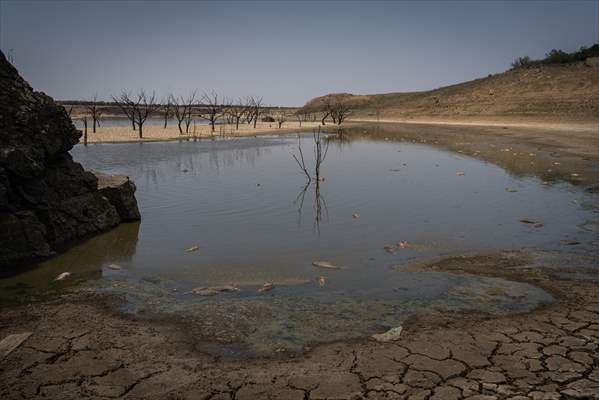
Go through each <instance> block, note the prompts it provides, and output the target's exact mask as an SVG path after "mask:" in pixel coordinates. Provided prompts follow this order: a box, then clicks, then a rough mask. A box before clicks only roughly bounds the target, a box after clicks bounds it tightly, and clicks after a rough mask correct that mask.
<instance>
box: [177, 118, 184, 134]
mask: <svg viewBox="0 0 599 400" xmlns="http://www.w3.org/2000/svg"><path fill="white" fill-rule="evenodd" d="M177 126H178V127H179V135H182V134H183V128H181V121H177Z"/></svg>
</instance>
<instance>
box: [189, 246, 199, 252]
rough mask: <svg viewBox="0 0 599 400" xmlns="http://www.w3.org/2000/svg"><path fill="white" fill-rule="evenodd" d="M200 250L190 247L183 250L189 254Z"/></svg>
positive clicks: (197, 247)
mask: <svg viewBox="0 0 599 400" xmlns="http://www.w3.org/2000/svg"><path fill="white" fill-rule="evenodd" d="M199 249H200V246H191V247H188V248H187V249H185V251H186V252H188V253H191V252H192V251H198V250H199Z"/></svg>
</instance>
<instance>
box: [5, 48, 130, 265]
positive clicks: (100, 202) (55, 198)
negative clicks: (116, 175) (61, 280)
mask: <svg viewBox="0 0 599 400" xmlns="http://www.w3.org/2000/svg"><path fill="white" fill-rule="evenodd" d="M80 136H81V132H80V131H78V130H77V129H75V127H74V126H73V124H72V122H71V120H70V118H69V117H68V115H67V113H66V112H65V110H64V108H63V107H62V106H59V105H57V104H56V103H54V100H53V99H52V98H50V97H49V96H46V95H45V94H43V93H40V92H34V91H33V90H32V89H31V87H30V86H29V85H28V84H27V82H25V81H24V80H23V79H22V78H21V77H20V76H19V74H18V72H17V70H16V69H15V68H14V67H13V66H12V65H11V64H10V63H9V62H8V61H7V60H6V58H5V56H4V54H3V53H1V52H0V271H3V272H6V271H7V269H11V268H12V267H17V266H19V265H21V264H23V263H28V262H32V261H36V260H39V259H41V258H44V257H48V256H50V255H52V254H54V253H55V252H56V251H57V250H59V249H61V248H64V247H65V246H66V245H68V244H69V243H72V242H73V241H75V240H78V239H82V238H84V237H87V236H90V235H93V234H96V233H99V232H102V231H106V230H107V229H110V228H111V227H114V226H115V225H117V224H118V223H119V222H120V221H121V219H122V218H121V216H120V215H124V216H125V218H123V219H127V220H130V219H139V211H138V210H137V203H136V202H135V198H134V197H133V191H134V190H135V186H134V185H132V184H131V183H130V182H128V179H127V182H128V183H127V184H126V186H127V189H126V190H128V193H129V194H128V196H129V197H128V198H127V199H126V201H119V202H118V203H116V206H115V205H113V204H111V201H110V200H109V198H107V195H106V194H105V193H103V192H101V191H99V190H98V179H97V178H96V176H95V175H94V174H92V173H90V172H87V171H85V170H84V169H83V168H82V167H81V165H80V164H78V163H76V162H74V161H73V159H72V158H71V155H70V154H69V150H70V149H71V148H72V147H73V146H74V145H75V144H76V143H77V142H78V141H79V138H80ZM110 197H111V198H112V197H113V196H112V195H111V196H110ZM129 207H131V208H130V209H129Z"/></svg>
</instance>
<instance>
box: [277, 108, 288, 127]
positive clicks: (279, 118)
mask: <svg viewBox="0 0 599 400" xmlns="http://www.w3.org/2000/svg"><path fill="white" fill-rule="evenodd" d="M275 121H277V124H278V125H279V129H281V126H283V124H284V123H285V122H287V114H285V111H279V112H277V113H275Z"/></svg>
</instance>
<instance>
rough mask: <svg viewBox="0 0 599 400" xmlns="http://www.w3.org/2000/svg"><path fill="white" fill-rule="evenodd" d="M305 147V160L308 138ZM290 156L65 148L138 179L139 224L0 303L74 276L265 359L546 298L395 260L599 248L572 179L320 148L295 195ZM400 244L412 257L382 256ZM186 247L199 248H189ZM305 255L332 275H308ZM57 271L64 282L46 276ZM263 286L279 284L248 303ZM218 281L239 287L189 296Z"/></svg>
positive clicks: (286, 150)
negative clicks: (310, 180)
mask: <svg viewBox="0 0 599 400" xmlns="http://www.w3.org/2000/svg"><path fill="white" fill-rule="evenodd" d="M301 143H302V147H303V149H304V154H305V155H306V158H307V159H308V160H309V161H310V162H311V157H312V138H311V135H307V136H302V139H301ZM297 147H298V139H297V138H295V137H293V136H288V137H260V138H240V139H234V140H215V141H209V140H205V141H198V142H164V143H131V144H96V145H91V146H88V147H83V146H81V145H78V146H76V147H75V148H74V149H73V151H72V154H73V157H74V158H75V159H76V160H77V161H79V162H81V163H82V164H83V165H84V167H85V168H88V169H95V170H99V171H102V172H106V173H112V174H126V175H129V176H130V177H131V178H132V179H133V180H134V181H135V183H136V185H137V198H138V202H139V206H140V209H141V213H142V222H141V223H134V224H124V225H122V226H120V227H118V228H116V229H114V230H112V231H110V232H108V233H106V234H104V235H101V236H99V237H96V238H94V239H91V240H89V241H87V242H85V243H83V244H81V245H78V246H76V247H74V248H73V249H71V250H69V251H67V252H66V253H64V254H63V255H61V256H59V257H56V258H54V259H52V260H50V261H47V262H44V263H42V264H41V265H40V266H39V267H38V268H37V269H35V270H34V271H31V272H27V273H24V274H21V275H18V276H15V277H11V278H9V279H5V280H3V281H0V285H1V286H0V287H1V289H0V293H2V297H4V298H8V297H11V296H14V295H16V294H17V293H21V294H26V293H30V292H34V291H36V290H38V291H39V290H47V289H48V288H50V289H61V288H62V287H64V286H69V285H71V284H72V283H74V282H77V283H78V284H81V285H83V286H84V287H90V288H92V289H93V290H99V291H106V292H109V293H115V294H119V295H122V296H123V298H124V299H125V300H126V301H125V303H124V306H123V307H124V309H125V310H126V311H127V312H131V313H135V314H137V315H140V316H143V315H148V316H155V315H175V316H178V317H182V318H186V319H190V320H193V321H195V322H197V323H198V324H200V325H201V326H202V337H201V339H205V340H206V343H205V344H204V345H203V348H204V349H205V350H207V351H211V352H217V353H219V354H231V355H240V354H244V355H246V354H256V355H263V354H270V353H272V352H275V351H283V350H301V349H302V348H305V347H306V346H309V345H312V344H314V343H318V342H323V341H331V340H340V339H348V338H355V337H360V336H364V335H369V334H372V333H376V332H381V331H384V330H386V329H388V328H390V327H393V326H397V325H398V324H401V322H402V321H404V320H405V318H406V317H408V316H410V315H412V314H413V313H415V312H418V311H421V310H427V311H433V312H435V311H436V312H447V311H448V310H479V311H484V312H491V313H506V312H520V311H525V310H528V309H531V308H532V307H534V306H536V305H538V304H539V303H542V302H547V301H551V299H552V298H551V296H550V295H549V294H548V293H546V292H544V291H542V290H541V289H538V288H535V287H532V286H530V285H527V284H523V283H514V282H509V281H506V280H503V279H497V278H483V277H472V276H459V275H452V274H446V273H431V272H427V273H416V272H402V271H401V268H397V267H398V266H402V265H406V264H409V263H413V262H417V261H419V260H424V259H428V258H431V257H437V256H443V255H450V254H455V253H464V252H469V251H480V250H493V249H504V248H521V247H529V248H541V249H549V250H551V249H557V248H560V247H563V246H561V245H560V240H562V239H570V240H572V239H576V240H578V241H580V242H581V243H582V244H581V247H580V248H583V249H584V248H589V247H592V246H595V245H596V242H595V241H596V232H594V231H592V230H589V229H586V228H585V227H586V225H587V224H588V221H590V220H592V219H593V218H595V219H596V216H595V215H594V214H593V211H592V210H589V209H588V207H585V206H584V205H585V204H586V203H588V202H590V201H592V200H593V199H592V198H591V197H590V195H586V194H583V193H581V192H579V191H577V190H574V189H573V188H572V187H571V186H569V185H567V184H563V185H552V186H547V185H542V184H541V182H540V181H538V180H537V179H535V178H532V177H526V178H521V177H514V176H512V175H510V174H509V173H507V172H506V171H505V170H503V169H501V168H499V167H497V166H494V165H491V164H487V163H484V162H482V161H480V160H477V159H473V158H469V157H466V156H462V155H456V154H455V153H449V152H446V151H443V150H439V149H436V148H433V147H429V146H423V145H415V144H405V143H395V142H384V141H369V140H364V139H360V140H356V141H351V142H345V141H344V142H339V141H331V144H330V148H329V152H328V155H327V158H326V160H325V163H324V164H323V167H322V175H323V176H324V177H325V180H324V181H323V182H321V183H320V184H319V186H318V187H316V185H315V184H310V185H308V186H307V187H306V182H305V177H303V176H302V174H301V173H300V172H299V170H298V168H297V165H296V164H295V162H294V161H293V159H292V157H291V154H292V153H297ZM457 172H464V175H463V176H459V175H457V174H456V173H457ZM506 188H511V189H515V190H517V191H516V192H508V191H506ZM354 213H357V214H358V218H353V217H352V214H354ZM523 218H526V219H531V220H535V221H542V222H543V224H544V225H543V226H542V227H533V226H531V225H530V224H524V223H522V222H520V221H519V220H520V219H523ZM399 241H407V242H408V243H409V245H408V248H403V249H398V250H397V251H396V252H395V253H393V254H392V253H390V252H388V251H386V250H385V248H384V247H385V245H393V244H396V243H398V242H399ZM193 245H197V246H199V247H200V248H199V250H198V251H195V252H186V251H185V249H187V248H189V247H190V246H193ZM316 260H325V261H328V262H331V263H333V264H335V265H338V266H341V267H342V269H339V270H323V269H318V268H315V267H314V266H313V265H312V262H313V261H316ZM112 263H114V264H118V265H119V266H120V267H121V268H122V269H121V270H117V271H115V270H111V269H109V268H107V266H108V265H109V264H112ZM64 271H69V272H71V273H72V274H73V275H72V276H71V277H70V278H69V280H68V281H65V282H54V281H53V279H54V278H55V277H56V276H57V275H58V274H59V273H61V272H64ZM320 276H323V277H324V278H325V284H324V286H321V285H320V284H319V283H318V277H320ZM266 281H272V282H274V284H275V289H274V290H272V291H270V292H268V293H266V294H259V293H258V292H257V289H258V288H259V287H261V286H262V284H263V283H264V282H266ZM218 285H237V286H238V287H239V288H240V289H241V290H240V291H239V292H234V293H223V294H219V295H217V296H213V297H202V296H198V295H194V294H191V293H190V290H191V289H193V288H197V287H202V286H218ZM208 342H212V343H208ZM222 344H226V345H224V346H223V345H222Z"/></svg>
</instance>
